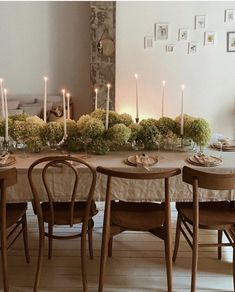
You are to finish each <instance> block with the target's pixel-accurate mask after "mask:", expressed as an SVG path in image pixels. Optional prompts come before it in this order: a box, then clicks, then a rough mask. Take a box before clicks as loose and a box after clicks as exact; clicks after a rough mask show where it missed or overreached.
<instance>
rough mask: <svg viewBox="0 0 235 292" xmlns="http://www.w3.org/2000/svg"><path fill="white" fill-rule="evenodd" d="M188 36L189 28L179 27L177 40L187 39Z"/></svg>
mask: <svg viewBox="0 0 235 292" xmlns="http://www.w3.org/2000/svg"><path fill="white" fill-rule="evenodd" d="M188 38H189V29H188V28H180V29H179V31H178V40H179V41H187V40H188Z"/></svg>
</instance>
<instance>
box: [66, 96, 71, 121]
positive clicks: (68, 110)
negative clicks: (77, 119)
mask: <svg viewBox="0 0 235 292" xmlns="http://www.w3.org/2000/svg"><path fill="white" fill-rule="evenodd" d="M66 96H67V119H70V93H69V92H68V93H66Z"/></svg>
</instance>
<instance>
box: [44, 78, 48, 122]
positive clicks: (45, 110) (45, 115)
mask: <svg viewBox="0 0 235 292" xmlns="http://www.w3.org/2000/svg"><path fill="white" fill-rule="evenodd" d="M47 81H48V78H47V77H44V108H43V109H44V112H43V113H44V114H43V120H44V122H45V123H46V122H47Z"/></svg>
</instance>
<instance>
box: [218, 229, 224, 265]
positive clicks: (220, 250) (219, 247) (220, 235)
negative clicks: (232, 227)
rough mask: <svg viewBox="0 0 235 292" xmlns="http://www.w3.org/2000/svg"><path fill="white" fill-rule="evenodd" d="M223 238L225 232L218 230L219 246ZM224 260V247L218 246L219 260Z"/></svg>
mask: <svg viewBox="0 0 235 292" xmlns="http://www.w3.org/2000/svg"><path fill="white" fill-rule="evenodd" d="M222 236H223V231H222V230H218V244H221V243H222ZM221 258H222V247H221V246H218V259H219V260H221Z"/></svg>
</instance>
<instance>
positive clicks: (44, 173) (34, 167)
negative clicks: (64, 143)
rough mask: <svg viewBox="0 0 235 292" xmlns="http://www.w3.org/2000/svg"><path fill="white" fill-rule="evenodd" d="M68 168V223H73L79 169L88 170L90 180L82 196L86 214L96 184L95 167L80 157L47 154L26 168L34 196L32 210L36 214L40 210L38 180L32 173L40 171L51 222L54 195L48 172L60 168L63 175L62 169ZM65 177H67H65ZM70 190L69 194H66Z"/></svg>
mask: <svg viewBox="0 0 235 292" xmlns="http://www.w3.org/2000/svg"><path fill="white" fill-rule="evenodd" d="M66 167H67V168H68V170H70V173H69V179H68V180H67V181H66V183H67V187H66V201H68V202H70V203H71V204H70V225H71V226H72V225H73V218H74V204H75V200H76V195H77V191H78V185H79V175H80V170H81V172H83V173H84V171H86V172H88V174H90V175H91V181H90V183H89V185H88V188H87V195H86V196H83V197H85V198H86V201H87V208H86V215H88V213H89V211H90V208H91V203H92V199H93V195H94V189H95V184H96V171H95V169H94V168H93V167H92V166H91V165H89V164H88V163H87V162H85V161H84V160H82V159H79V158H76V157H73V156H48V157H43V158H40V159H38V160H36V161H35V162H33V163H32V164H31V166H30V167H29V170H28V179H29V183H30V186H31V189H32V193H33V198H34V211H35V213H37V214H38V212H40V201H41V197H40V195H39V191H38V186H37V184H38V182H37V183H36V181H35V176H34V175H33V174H34V172H37V173H38V171H40V176H41V180H42V183H43V185H44V189H45V192H46V195H47V199H48V202H49V203H50V213H51V220H52V224H53V223H54V222H53V221H54V219H53V218H54V207H53V203H54V197H53V187H55V186H54V185H53V183H52V184H51V183H49V179H48V174H50V173H51V172H52V171H53V169H54V170H56V169H57V170H58V168H60V169H61V174H62V175H63V174H64V172H63V169H64V168H66ZM61 178H62V177H61ZM66 178H67V177H66ZM69 192H70V194H68V193H69Z"/></svg>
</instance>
